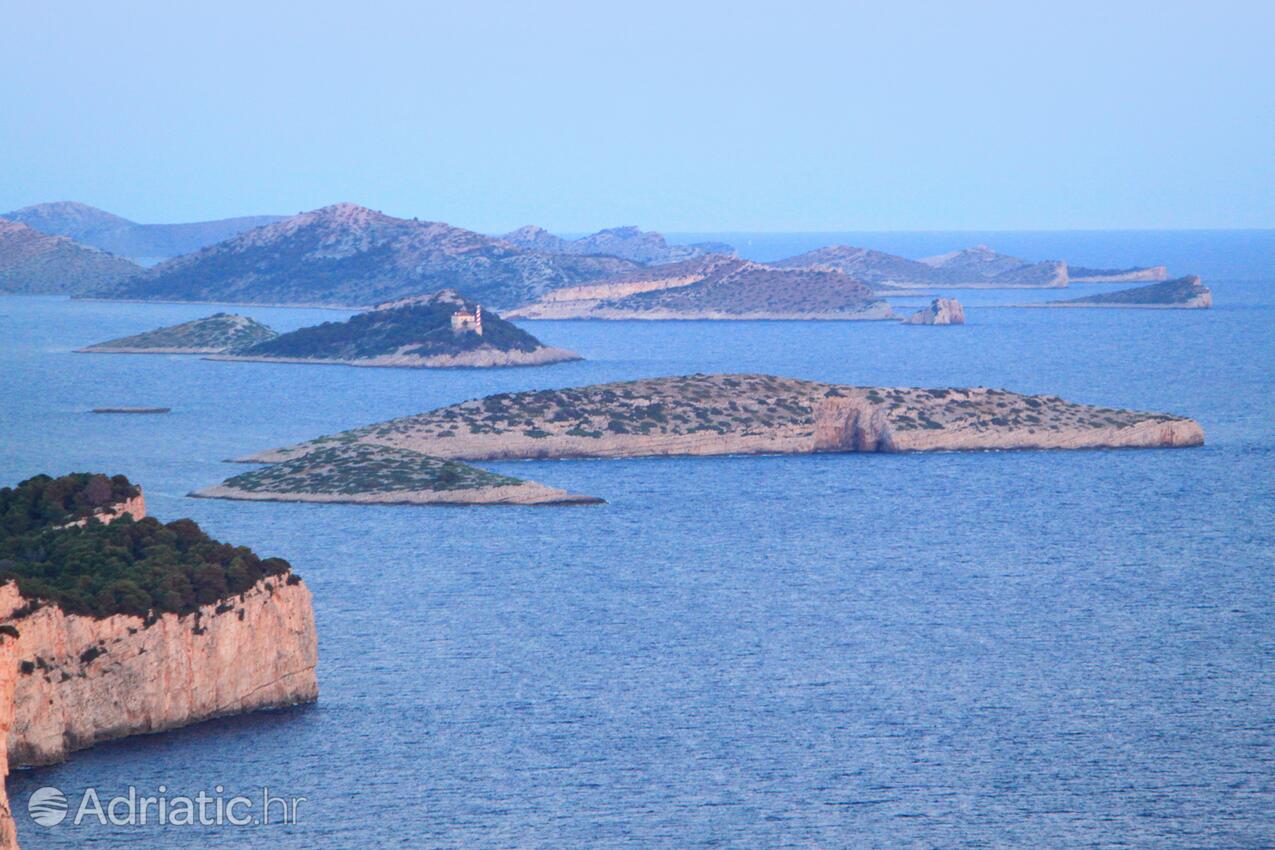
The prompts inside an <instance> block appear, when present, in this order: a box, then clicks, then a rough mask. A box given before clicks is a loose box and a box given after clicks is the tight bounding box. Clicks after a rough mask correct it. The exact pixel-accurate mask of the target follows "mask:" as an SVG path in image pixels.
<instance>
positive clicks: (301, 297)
mask: <svg viewBox="0 0 1275 850" xmlns="http://www.w3.org/2000/svg"><path fill="white" fill-rule="evenodd" d="M635 267H636V266H635V264H634V263H631V262H629V261H627V260H621V259H619V258H616V257H594V256H572V255H565V254H543V253H538V252H535V251H528V250H525V249H523V248H518V247H516V246H514V245H511V244H509V243H508V242H504V241H501V240H500V239H495V238H493V237H490V236H483V235H482V234H480V233H474V232H473V231H470V230H464V229H462V228H459V227H452V226H451V225H449V224H444V223H442V222H428V221H416V220H415V219H402V218H394V217H393V216H388V215H385V214H384V213H380V212H376V211H374V210H370V209H367V208H366V207H360V206H357V205H355V204H333V205H331V206H327V207H323V208H322V209H318V210H313V211H311V212H307V213H301V214H300V215H295V216H292V217H290V218H286V219H283V220H282V221H278V222H275V223H273V224H270V225H267V226H265V227H258V228H256V229H254V230H249V231H247V232H245V233H242V234H240V235H238V236H236V237H234V238H232V239H228V240H226V241H224V242H220V243H218V244H216V245H212V246H209V247H207V248H204V249H202V250H200V251H197V252H195V253H192V254H186V255H184V256H181V257H177V258H174V259H172V260H169V261H167V262H164V263H161V264H160V265H158V266H155V267H154V268H152V269H148V270H146V271H145V272H144V273H143V274H141V275H140V276H138V277H137V278H135V279H133V280H131V281H129V282H128V283H127V284H125V285H122V286H118V287H113V288H109V289H107V290H105V291H103V292H101V293H100V294H101V295H102V296H103V297H110V298H137V299H153V300H169V301H216V302H222V303H226V302H231V303H234V302H239V303H255V304H272V303H273V304H302V305H305V304H309V305H316V304H317V305H328V306H344V307H356V308H364V307H367V306H370V305H373V304H379V303H382V302H385V301H391V300H394V299H398V298H406V297H412V296H418V295H429V294H432V293H435V292H438V291H440V290H443V289H455V290H457V291H459V292H460V293H462V294H463V295H464V296H465V297H467V298H471V299H473V300H475V301H477V302H479V303H481V304H483V305H485V306H488V307H491V308H492V309H496V310H500V309H504V308H507V307H513V306H516V305H518V304H524V303H527V302H530V301H534V300H535V299H536V298H539V297H540V296H541V295H543V294H544V293H545V292H548V291H550V290H552V289H556V288H558V287H562V286H570V285H573V284H576V283H582V282H585V281H589V280H595V279H597V278H599V277H603V276H606V275H610V274H618V273H621V272H623V271H627V270H629V269H632V268H635Z"/></svg>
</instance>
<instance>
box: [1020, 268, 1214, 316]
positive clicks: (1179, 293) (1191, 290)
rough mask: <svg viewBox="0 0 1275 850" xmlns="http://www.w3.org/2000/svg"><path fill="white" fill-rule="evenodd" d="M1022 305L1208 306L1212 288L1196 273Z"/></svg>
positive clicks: (1172, 307) (1211, 301) (1181, 308)
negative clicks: (1066, 299)
mask: <svg viewBox="0 0 1275 850" xmlns="http://www.w3.org/2000/svg"><path fill="white" fill-rule="evenodd" d="M1019 306H1024V307H1141V308H1151V309H1157V308H1158V309H1177V310H1207V309H1208V308H1210V307H1212V306H1213V292H1212V290H1210V289H1209V288H1208V287H1207V286H1205V285H1204V284H1203V283H1202V282H1201V281H1200V278H1199V276H1198V275H1187V276H1186V277H1179V278H1175V279H1174V280H1166V281H1164V282H1163V283H1153V284H1150V285H1148V286H1135V287H1134V288H1132V289H1120V290H1117V291H1115V292H1104V293H1095V294H1093V295H1086V296H1084V297H1083V298H1073V299H1071V300H1068V301H1047V302H1045V303H1044V304H1023V305H1019Z"/></svg>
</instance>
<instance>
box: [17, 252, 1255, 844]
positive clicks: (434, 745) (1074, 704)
mask: <svg viewBox="0 0 1275 850" xmlns="http://www.w3.org/2000/svg"><path fill="white" fill-rule="evenodd" d="M714 238H722V237H720V236H718V235H715V236H714ZM725 238H726V239H727V241H735V242H736V244H740V245H741V246H742V247H744V248H745V250H746V252H748V253H749V254H750V256H756V257H758V258H760V259H770V258H773V257H775V256H780V255H782V254H784V253H795V252H796V251H799V250H805V249H807V248H809V247H813V246H815V245H818V244H824V243H827V242H831V241H846V242H850V243H851V244H867V245H869V246H870V247H881V248H884V249H887V250H895V251H900V252H902V253H906V254H909V255H912V256H920V255H923V254H926V253H936V252H938V251H943V250H951V249H953V248H957V247H961V246H962V245H966V244H969V243H971V242H976V241H983V242H988V243H990V244H992V245H993V246H994V247H997V248H1001V249H1002V250H1009V251H1011V252H1018V253H1021V254H1023V255H1025V256H1030V257H1035V258H1046V257H1060V258H1065V259H1068V260H1071V261H1073V262H1076V263H1092V264H1099V263H1101V264H1107V263H1111V264H1118V265H1126V264H1132V263H1143V262H1162V261H1167V262H1169V263H1170V266H1171V268H1170V271H1171V272H1173V273H1175V274H1176V273H1185V272H1198V273H1200V274H1202V275H1204V276H1205V278H1206V281H1207V282H1208V283H1209V284H1210V285H1211V286H1212V287H1213V290H1214V296H1215V303H1216V308H1215V309H1213V310H1211V311H1192V312H1173V311H1151V310H1147V311H1139V310H1110V311H1107V310H1065V311H1061V310H1060V311H1048V310H1015V309H1004V308H1000V307H997V306H996V305H997V304H1004V303H1020V302H1022V301H1025V300H1028V299H1029V298H1031V299H1037V298H1040V299H1041V300H1043V298H1041V294H1040V293H1026V294H1024V293H1021V292H1012V293H986V292H968V293H966V292H962V293H958V297H960V298H961V299H962V300H963V301H965V302H967V303H968V304H970V305H972V306H971V307H970V309H969V310H968V316H967V318H968V320H969V324H968V325H966V326H965V327H961V328H909V327H903V326H900V325H896V324H892V323H840V322H811V323H796V322H741V323H711V322H668V323H641V322H615V323H599V322H540V323H533V324H529V328H530V329H531V330H532V331H533V332H534V333H536V334H537V335H538V336H540V337H541V338H542V339H544V340H545V341H546V342H549V343H551V344H555V345H562V346H566V347H569V348H573V349H575V350H577V351H579V352H581V353H582V354H584V355H585V356H586V357H587V358H588V359H587V360H585V361H584V362H580V363H572V364H563V365H558V366H553V367H547V368H542V369H522V370H516V369H510V370H475V371H463V370H456V371H442V370H429V371H415V370H394V369H384V370H377V369H353V368H344V367H318V366H291V365H275V364H254V363H217V362H211V361H205V360H200V359H195V358H183V357H175V356H149V357H138V356H119V355H114V356H110V355H80V354H73V353H72V352H71V350H72V349H73V348H75V347H78V346H80V345H84V344H86V343H90V342H95V341H98V340H101V339H106V338H111V337H115V336H119V335H123V334H127V333H134V332H138V331H141V330H145V329H149V328H153V327H156V326H159V325H163V324H169V323H172V322H175V321H180V320H186V319H190V318H195V317H198V316H201V315H206V314H208V313H209V312H212V310H213V308H211V307H209V306H207V305H171V304H154V305H141V304H110V303H102V302H87V301H67V300H62V299H56V298H17V297H13V298H4V299H0V481H3V482H6V483H7V482H16V481H17V480H19V479H22V478H25V477H27V476H30V475H33V474H36V473H39V472H51V473H58V472H64V471H69V470H87V469H91V470H103V471H107V472H112V473H114V472H123V473H125V474H127V475H129V476H130V477H131V478H133V479H134V480H136V481H139V482H140V483H142V484H143V486H144V487H145V488H146V493H147V501H148V503H149V506H150V508H151V510H152V512H153V513H154V514H155V515H157V516H159V517H161V518H166V519H171V518H177V517H180V516H190V517H193V518H194V519H196V520H198V521H199V522H200V523H201V524H202V525H204V526H205V527H206V528H207V529H208V530H209V531H210V532H211V533H213V534H214V535H217V536H219V537H222V538H224V539H227V540H231V541H234V542H236V543H242V544H246V545H251V546H253V547H254V548H256V549H257V550H258V551H259V552H261V553H263V554H269V555H278V556H282V557H285V558H288V559H289V560H290V561H292V563H293V564H294V565H295V567H296V569H297V571H298V572H299V573H300V574H301V575H303V576H304V577H305V579H306V581H307V583H308V585H309V586H310V588H311V590H312V591H313V593H314V602H315V610H316V614H317V617H318V623H319V642H320V647H319V648H320V668H319V681H320V688H321V698H320V701H319V702H318V703H317V704H316V705H314V706H310V707H304V708H299V709H294V710H287V711H279V712H268V713H262V714H257V715H253V716H248V717H241V718H230V719H225V720H219V721H215V722H211V723H205V724H201V725H198V726H195V727H192V728H188V729H184V730H179V731H176V732H172V733H166V734H163V735H156V736H148V737H141V738H131V739H127V740H124V741H120V742H115V743H111V744H106V745H103V746H99V747H96V748H94V749H92V750H87V751H84V752H80V753H76V754H74V755H73V756H72V757H71V759H70V760H69V761H68V762H66V763H64V764H61V765H55V766H51V767H45V768H40V769H36V770H29V771H18V772H17V773H15V774H14V775H13V776H12V777H11V778H10V781H9V789H10V796H11V800H12V802H13V805H14V810H15V813H16V816H17V819H18V825H19V835H20V838H21V840H22V841H23V842H24V847H27V848H45V847H48V848H69V847H85V846H92V847H103V848H114V847H148V848H177V847H191V846H199V847H208V848H213V847H226V848H267V847H268V848H314V847H324V848H326V847H334V848H379V847H405V848H417V847H444V848H453V847H454V848H462V847H464V848H471V847H484V848H485V847H491V848H513V847H517V848H533V847H536V848H593V847H618V846H627V847H643V848H646V847H664V848H689V847H741V848H755V847H800V848H810V847H821V848H824V847H826V848H834V847H927V848H928V847H945V848H946V847H970V848H974V847H993V846H1006V847H1022V846H1033V847H1058V848H1070V847H1078V846H1092V847H1181V848H1189V847H1219V848H1220V847H1270V846H1273V845H1275V814H1272V813H1273V812H1275V576H1273V573H1272V564H1271V562H1272V555H1273V554H1275V449H1272V446H1273V445H1275V424H1273V423H1275V393H1273V392H1272V391H1273V390H1275V376H1273V374H1272V364H1273V363H1275V332H1272V328H1275V269H1273V268H1272V266H1273V264H1275V232H1270V231H1250V232H1225V231H1221V232H1215V233H1130V234H1074V233H1054V234H870V235H867V234H817V235H803V234H771V235H765V234H754V235H738V234H736V235H731V236H727V237H725ZM1107 288H1109V287H1107ZM1052 295H1053V293H1050V296H1052ZM235 309H236V310H238V311H240V312H245V313H247V314H249V315H252V316H253V317H254V318H258V319H260V320H262V321H265V322H267V323H269V324H271V325H273V326H275V327H277V328H280V329H290V328H294V327H299V326H301V325H304V324H310V323H313V322H314V321H317V320H323V319H330V318H332V317H333V316H334V313H333V312H332V311H319V310H300V309H277V308H254V307H248V308H243V307H238V308H235ZM337 315H339V314H337ZM696 371H702V372H716V371H765V372H771V373H776V374H782V375H791V376H798V377H806V378H814V379H821V380H830V381H843V382H849V383H871V384H899V385H938V386H946V385H970V384H982V385H988V386H999V387H1006V388H1009V389H1014V390H1020V391H1024V392H1042V393H1057V394H1059V395H1062V396H1064V397H1066V398H1069V399H1074V400H1078V401H1086V402H1094V403H1098V404H1103V405H1110V406H1129V407H1139V408H1147V409H1152V410H1167V411H1173V412H1176V413H1182V414H1186V415H1189V416H1192V417H1194V418H1196V419H1198V420H1199V421H1200V422H1201V423H1202V425H1203V426H1204V429H1205V431H1206V434H1207V440H1208V442H1207V445H1206V446H1204V447H1203V448H1199V449H1190V450H1149V451H1085V452H1007V453H976V454H975V453H944V454H932V455H895V456H887V455H881V456H873V455H828V456H805V457H740V458H697V459H635V460H614V461H556V462H524V463H500V464H488V465H487V466H489V467H491V468H494V469H498V470H500V471H504V472H510V473H512V474H515V475H520V476H524V477H528V478H532V479H535V480H538V481H543V482H546V483H550V484H554V485H557V486H562V487H567V488H569V489H572V490H575V491H578V492H584V493H589V494H594V495H598V496H602V497H604V498H606V499H607V504H605V505H599V506H590V507H571V508H409V507H395V506H356V505H299V504H278V505H271V504H252V503H239V502H223V501H211V500H197V499H190V498H188V497H186V495H185V494H186V493H187V492H188V491H189V490H191V489H193V488H196V487H199V486H203V485H207V484H211V483H215V482H217V481H220V480H221V479H223V478H225V477H227V476H228V475H230V474H233V473H235V472H237V471H240V470H241V469H242V467H236V466H232V465H229V464H227V463H224V462H223V461H224V459H225V458H228V457H232V456H235V455H240V454H244V453H247V452H251V451H254V450H258V449H262V448H265V447H268V446H276V445H282V444H287V443H290V442H293V441H297V440H300V439H304V438H308V437H312V436H316V435H319V434H323V433H329V432H332V431H336V430H339V429H344V428H348V427H352V426H355V425H360V424H364V423H368V422H374V421H379V420H382V419H386V418H390V417H393V416H399V415H404V414H409V413H414V412H418V411H421V410H425V409H428V408H431V407H434V406H437V405H441V404H447V403H451V402H455V401H458V400H462V399H466V398H472V397H476V396H481V395H485V394H487V393H492V392H499V391H508V390H518V389H525V388H533V387H546V386H567V385H572V384H581V383H591V382H595V381H602V380H617V379H625V378H636V377H641V376H649V375H660V374H678V373H688V372H696ZM105 405H164V406H171V407H172V408H173V412H172V413H171V414H169V415H166V416H154V417H151V416H119V417H111V416H94V415H92V414H90V413H88V412H87V411H88V410H89V409H90V408H92V407H95V406H105ZM49 785H51V786H56V787H59V788H61V789H62V790H63V791H65V792H66V793H67V796H68V797H69V798H71V800H72V804H73V805H74V804H75V802H76V801H78V800H79V799H80V796H81V794H82V793H83V792H84V790H85V789H86V788H89V787H93V788H95V789H97V791H98V793H99V794H100V795H101V797H102V798H106V797H108V796H111V795H114V794H122V793H126V791H127V789H128V787H129V786H130V785H131V786H135V787H136V788H137V790H138V793H139V794H154V793H156V789H157V788H158V786H160V785H163V786H165V787H166V788H167V789H169V793H184V794H195V793H197V792H198V791H200V790H206V791H208V792H210V793H212V792H213V791H214V788H215V786H218V785H220V786H222V787H223V788H224V789H225V794H226V795H233V794H240V793H243V794H248V795H252V796H259V794H260V789H261V788H262V786H268V787H269V789H270V791H271V793H273V794H276V795H283V796H289V797H295V796H303V797H306V798H307V800H306V802H304V803H302V804H301V805H300V808H299V822H298V823H297V824H296V825H291V826H279V825H269V826H258V827H240V828H236V827H229V826H225V827H218V828H208V829H197V828H192V827H179V826H170V827H167V828H161V827H156V826H146V827H138V826H120V827H113V826H105V827H104V826H100V825H98V824H97V823H96V822H93V823H91V824H82V825H81V826H79V827H74V826H71V825H69V824H65V823H64V824H62V825H61V826H57V827H54V828H44V827H40V826H37V825H36V824H35V823H33V822H32V821H31V820H30V819H29V818H28V817H27V815H26V803H27V800H28V798H29V797H30V795H31V793H32V792H34V791H35V790H36V789H37V788H39V787H41V786H49Z"/></svg>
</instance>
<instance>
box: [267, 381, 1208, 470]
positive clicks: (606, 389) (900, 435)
mask: <svg viewBox="0 0 1275 850" xmlns="http://www.w3.org/2000/svg"><path fill="white" fill-rule="evenodd" d="M1203 441H1204V433H1203V431H1202V430H1201V429H1200V427H1199V425H1198V424H1196V423H1195V422H1193V421H1192V420H1190V419H1186V418H1183V417H1180V416H1174V415H1171V414H1163V413H1146V412H1141V411H1135V410H1119V409H1112V408H1106V407H1095V406H1092V405H1086V404H1075V403H1072V402H1067V401H1064V400H1063V399H1061V398H1058V397H1057V396H1027V395H1021V394H1018V393H1012V392H1006V391H1004V390H996V389H987V388H985V387H974V388H964V389H959V388H942V389H920V388H897V387H854V386H840V385H834V384H825V383H819V382H815V381H803V380H797V379H792V378H779V377H774V376H770V375H687V376H682V377H669V378H650V379H646V380H639V381H626V382H621V383H613V384H599V385H594V386H586V387H573V388H568V389H559V390H541V391H534V392H521V393H505V394H501V395H494V396H488V397H486V398H482V399H477V400H474V401H467V402H463V403H461V404H454V405H451V406H449V407H443V408H439V409H437V410H433V411H430V412H428V413H422V414H419V415H416V416H408V417H405V418H402V419H394V420H391V421H389V422H382V423H379V424H376V425H369V426H367V427H364V428H359V429H356V430H353V431H346V432H344V433H341V434H335V435H332V436H330V437H321V438H319V439H317V440H313V441H310V442H308V443H302V444H300V445H297V446H292V447H289V448H284V449H275V450H272V451H267V452H262V453H260V454H258V455H254V456H252V457H250V458H246V459H245V460H247V461H250V462H260V463H278V462H282V461H288V460H293V459H296V458H302V457H304V456H306V455H308V454H310V453H311V452H315V451H321V450H327V449H329V448H334V447H338V448H342V449H349V448H350V447H351V446H355V445H366V446H372V447H380V448H388V449H392V450H408V451H414V452H420V453H423V454H427V455H431V456H435V457H442V458H450V459H454V460H471V461H473V460H497V459H531V458H564V457H639V456H649V455H725V454H759V453H778V454H809V453H817V452H903V451H947V450H985V449H1078V448H1116V447H1173V446H1194V445H1201V444H1202V443H1203Z"/></svg>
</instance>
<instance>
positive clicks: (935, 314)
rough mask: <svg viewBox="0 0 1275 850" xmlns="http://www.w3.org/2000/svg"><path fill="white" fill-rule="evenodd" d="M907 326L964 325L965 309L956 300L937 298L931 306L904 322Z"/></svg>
mask: <svg viewBox="0 0 1275 850" xmlns="http://www.w3.org/2000/svg"><path fill="white" fill-rule="evenodd" d="M903 324H905V325H963V324H965V308H963V307H962V306H961V303H960V302H959V301H957V300H956V299H955V298H935V299H934V300H933V301H931V302H930V306H929V307H926V308H925V309H923V310H917V311H916V312H915V313H913V314H912V315H911V316H908V317H907V318H906V319H904V320H903Z"/></svg>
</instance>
